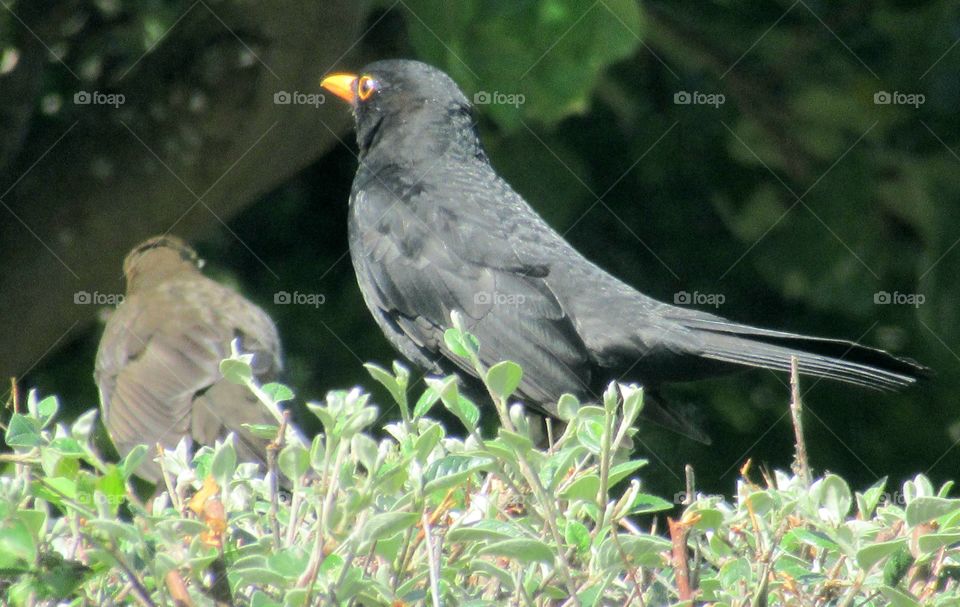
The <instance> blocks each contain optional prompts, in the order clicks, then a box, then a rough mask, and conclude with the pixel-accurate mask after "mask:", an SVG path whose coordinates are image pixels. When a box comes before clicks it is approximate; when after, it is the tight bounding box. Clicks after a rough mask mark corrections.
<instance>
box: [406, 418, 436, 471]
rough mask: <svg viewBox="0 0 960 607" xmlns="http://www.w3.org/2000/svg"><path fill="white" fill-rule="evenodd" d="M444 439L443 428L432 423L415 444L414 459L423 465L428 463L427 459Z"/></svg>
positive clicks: (421, 433)
mask: <svg viewBox="0 0 960 607" xmlns="http://www.w3.org/2000/svg"><path fill="white" fill-rule="evenodd" d="M442 438H443V427H442V426H441V425H440V424H438V423H435V422H432V423H430V424H429V425H428V426H427V428H426V429H424V430H423V431H421V432H420V436H418V437H417V438H416V439H415V440H414V442H413V453H414V457H415V458H416V459H417V460H418V461H420V462H421V463H426V461H427V457H429V456H430V453H432V452H433V450H434V448H435V447H436V446H437V445H438V444H439V443H440V439H442Z"/></svg>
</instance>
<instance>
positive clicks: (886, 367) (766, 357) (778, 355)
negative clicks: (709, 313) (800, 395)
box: [683, 318, 930, 390]
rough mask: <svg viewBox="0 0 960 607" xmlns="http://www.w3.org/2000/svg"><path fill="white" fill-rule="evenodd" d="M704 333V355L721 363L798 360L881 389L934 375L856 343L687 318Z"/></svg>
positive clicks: (807, 370)
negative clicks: (795, 358)
mask: <svg viewBox="0 0 960 607" xmlns="http://www.w3.org/2000/svg"><path fill="white" fill-rule="evenodd" d="M683 324H684V326H686V327H687V328H690V329H694V330H698V331H702V332H703V335H701V347H702V351H701V353H700V355H701V356H703V357H705V358H709V359H712V360H718V361H721V362H727V363H734V364H740V365H747V366H751V367H760V368H764V369H771V370H774V371H789V370H790V360H791V358H792V357H794V356H796V357H797V361H798V368H799V370H800V372H801V373H803V374H806V375H813V376H815V377H823V378H826V379H833V380H837V381H841V382H845V383H849V384H855V385H858V386H863V387H866V388H873V389H876V390H899V389H902V388H906V387H908V386H910V385H912V384H914V383H916V382H917V380H919V379H920V378H922V377H924V376H927V375H929V374H930V369H928V368H927V367H924V366H923V365H920V364H918V363H916V362H914V361H912V360H910V359H907V358H900V357H897V356H893V355H892V354H889V353H887V352H884V351H883V350H878V349H876V348H869V347H867V346H861V345H859V344H856V343H854V342H851V341H846V340H841V339H828V338H821V337H809V336H806V335H799V334H796V333H787V332H784V331H773V330H769V329H761V328H757V327H751V326H747V325H740V324H737V323H732V322H730V321H726V320H723V319H720V318H686V319H683Z"/></svg>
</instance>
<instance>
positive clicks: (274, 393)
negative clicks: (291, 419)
mask: <svg viewBox="0 0 960 607" xmlns="http://www.w3.org/2000/svg"><path fill="white" fill-rule="evenodd" d="M260 389H261V390H263V391H264V392H265V393H266V395H267V396H269V397H270V400H272V401H273V402H275V403H282V402H285V401H288V400H293V390H291V389H290V388H289V387H287V386H285V385H284V384H279V383H277V382H271V383H269V384H264V385H263V386H261V387H260Z"/></svg>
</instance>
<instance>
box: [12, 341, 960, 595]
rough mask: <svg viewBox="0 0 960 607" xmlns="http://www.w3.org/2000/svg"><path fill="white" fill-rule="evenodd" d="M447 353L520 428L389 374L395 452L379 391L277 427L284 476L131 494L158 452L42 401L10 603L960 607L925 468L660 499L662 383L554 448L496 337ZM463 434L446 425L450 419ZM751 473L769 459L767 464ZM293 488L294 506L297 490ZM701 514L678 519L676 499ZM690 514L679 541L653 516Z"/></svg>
mask: <svg viewBox="0 0 960 607" xmlns="http://www.w3.org/2000/svg"><path fill="white" fill-rule="evenodd" d="M446 341H447V345H448V346H449V347H450V348H451V350H452V351H454V352H455V353H457V354H458V355H460V356H462V357H463V358H464V359H466V360H467V361H469V363H470V364H472V365H473V367H474V368H476V370H477V372H478V373H479V374H480V376H481V377H484V378H485V385H486V387H487V388H488V390H489V393H490V397H491V400H492V401H493V403H494V405H495V409H496V412H497V415H498V417H499V421H500V424H501V427H500V429H499V431H498V432H497V433H496V436H494V437H484V436H482V435H481V432H480V430H479V419H480V409H479V408H478V407H477V405H476V404H475V403H473V402H471V401H470V400H468V399H467V398H465V397H464V396H463V395H462V394H461V393H460V392H459V390H458V386H457V381H456V378H454V377H446V378H434V379H429V380H427V381H428V387H427V389H426V390H425V391H424V392H423V393H422V394H421V395H420V396H419V398H417V399H416V400H415V401H412V400H411V399H410V397H409V394H408V392H409V391H408V384H409V381H410V376H409V373H408V372H407V370H406V369H404V368H403V367H402V366H400V365H398V364H395V365H394V367H393V370H392V371H388V370H386V369H382V368H380V367H376V366H373V365H368V370H369V371H370V373H371V375H372V376H373V378H374V379H376V380H377V381H378V382H380V383H381V384H383V385H384V386H385V387H386V388H387V389H388V391H389V392H390V394H391V395H392V397H393V398H394V400H395V401H396V404H397V406H398V407H399V409H400V413H401V420H400V421H398V422H396V423H391V424H388V425H387V426H386V427H385V428H384V430H385V433H384V436H385V438H382V439H381V440H379V441H378V440H376V439H375V438H373V435H372V434H371V433H370V431H371V429H372V428H374V427H375V426H376V424H377V422H378V415H379V411H378V409H377V408H376V407H375V406H373V405H372V404H370V402H369V397H368V395H366V394H363V393H362V392H361V391H360V390H358V389H355V390H352V391H349V392H345V391H334V392H330V393H329V394H328V396H327V398H326V401H325V402H324V403H307V407H308V408H309V409H310V411H311V412H312V413H313V414H314V415H316V416H317V418H319V420H320V422H321V423H322V425H323V427H324V432H323V433H322V434H321V435H319V436H316V437H314V438H313V440H312V441H311V442H309V443H307V442H306V441H305V440H304V439H302V438H300V437H298V436H297V435H296V434H295V433H293V432H290V431H288V429H287V428H286V423H285V422H283V423H281V424H280V426H279V427H258V428H256V429H255V430H256V431H257V432H261V433H267V434H268V435H269V436H271V437H275V439H274V443H273V447H275V449H273V448H272V449H271V455H272V456H271V457H270V462H269V465H268V470H267V471H266V473H265V474H264V473H263V471H262V470H258V467H257V466H256V465H254V464H248V463H238V461H237V456H236V452H235V448H234V442H233V437H229V438H228V439H227V440H226V441H224V442H222V443H218V444H217V445H215V446H213V447H204V448H201V449H200V450H199V451H198V452H197V453H196V454H195V455H193V456H192V457H191V456H190V455H189V454H188V452H187V449H186V446H185V445H183V444H181V445H180V446H179V447H178V448H177V449H175V450H171V451H166V452H163V453H162V455H161V461H162V465H163V469H164V473H165V483H164V488H165V489H166V490H165V491H164V492H162V493H160V494H159V495H157V496H156V497H154V498H153V499H151V500H149V501H148V502H147V503H146V504H145V503H142V502H141V501H140V500H139V499H138V498H137V497H136V494H135V493H134V492H133V491H131V490H130V488H129V484H130V483H129V481H130V479H131V476H132V475H133V474H134V472H135V471H136V468H137V466H138V464H139V463H140V462H142V461H143V459H144V458H145V457H147V453H148V448H147V447H142V448H138V449H136V450H134V451H133V452H131V453H130V454H129V455H128V456H127V457H126V458H124V459H123V461H121V462H119V463H118V464H112V463H106V462H104V461H102V459H101V458H100V457H99V455H98V454H97V453H96V452H95V450H94V449H93V447H92V446H91V433H92V430H93V428H94V420H95V415H96V414H95V412H90V413H88V414H86V415H84V416H83V417H81V418H80V419H78V420H77V421H76V422H75V423H74V424H72V425H71V426H70V427H67V426H65V425H63V424H60V423H56V421H55V417H56V413H57V410H58V403H57V400H56V398H55V397H48V398H45V399H43V400H38V398H37V397H36V396H35V395H34V394H32V393H31V394H30V396H29V398H28V402H27V408H26V411H21V412H15V413H14V414H13V416H12V417H11V419H10V420H9V423H8V425H7V427H6V435H5V438H6V443H7V445H8V446H9V447H10V448H12V449H13V453H9V454H5V455H3V456H2V457H3V459H4V460H5V461H7V462H8V469H7V471H6V473H5V474H4V475H3V476H2V477H0V576H2V577H0V596H5V597H6V602H7V603H9V604H11V605H46V604H59V603H62V602H67V603H70V604H90V603H97V604H99V603H103V604H140V605H159V604H171V603H172V602H174V601H178V602H179V603H178V604H182V605H190V604H193V605H211V604H215V603H218V602H219V603H226V604H244V605H256V606H258V607H267V606H273V605H290V606H297V605H308V604H311V605H312V604H323V605H408V604H431V605H437V604H445V605H506V604H516V605H554V604H555V605H584V606H592V605H625V604H634V605H666V604H692V603H691V601H692V600H696V601H698V602H708V603H711V604H716V605H746V604H750V605H859V606H865V605H891V604H892V605H897V606H908V605H920V604H924V605H956V604H958V600H960V591H958V581H957V580H958V575H957V574H958V571H957V565H958V563H957V559H958V550H957V546H958V545H960V500H956V499H950V498H948V497H947V495H948V492H949V490H950V485H949V484H948V485H947V486H944V487H942V488H940V489H939V490H935V489H934V488H933V487H932V486H931V484H930V482H929V481H928V480H927V479H926V478H925V477H923V476H917V477H916V479H914V480H912V481H909V482H907V483H906V484H905V485H904V486H903V488H902V490H901V491H899V492H896V493H895V494H894V497H895V498H896V499H894V498H892V497H891V496H890V495H888V494H885V493H884V483H883V482H879V483H877V484H876V485H874V486H873V487H870V488H869V489H867V490H866V491H864V492H862V493H860V492H857V493H854V492H852V491H851V490H850V488H849V487H848V485H847V483H846V482H845V481H844V480H843V479H841V478H839V477H837V476H835V475H831V474H827V475H826V476H824V477H822V478H820V479H817V480H816V481H814V482H812V484H809V485H808V484H807V483H806V482H804V481H803V478H804V476H803V475H793V474H788V473H782V472H776V473H772V474H768V475H764V481H763V483H762V484H761V483H758V482H755V481H753V480H751V478H750V476H749V470H748V469H745V470H743V471H742V478H741V479H740V480H739V482H738V484H737V487H736V494H735V495H734V497H733V498H732V499H731V500H727V499H725V498H723V497H720V496H696V495H690V496H688V495H686V494H679V495H678V498H679V499H678V500H674V501H667V500H664V499H661V498H658V497H655V496H652V495H647V494H645V493H643V491H642V486H641V483H640V481H639V480H638V479H637V478H636V474H637V472H638V471H640V470H642V468H643V465H644V464H645V461H644V460H642V459H631V457H630V455H631V450H632V446H631V436H632V434H633V432H634V430H633V424H634V422H635V421H636V419H637V416H638V414H639V412H640V410H641V407H642V401H643V392H642V390H641V389H639V388H637V387H635V386H622V385H619V386H618V385H613V384H611V386H610V387H609V388H608V389H607V390H606V392H605V393H604V395H603V402H602V403H600V404H596V405H594V404H580V403H578V402H577V401H576V399H574V398H572V397H564V398H563V399H562V400H561V402H560V403H559V410H560V413H561V416H562V418H563V421H564V422H566V427H565V428H564V429H563V430H562V431H561V432H560V433H559V436H558V437H556V439H555V440H554V441H553V442H552V445H551V446H549V447H545V448H542V447H539V446H538V445H537V444H536V443H535V442H534V440H533V439H532V438H531V428H530V423H529V420H528V419H527V418H526V417H525V415H524V411H523V409H522V408H521V407H520V406H519V405H512V406H511V405H509V399H510V396H511V394H512V393H513V392H514V390H515V389H516V387H517V385H518V384H519V381H520V378H521V374H522V371H521V369H520V368H519V367H518V366H517V365H515V364H514V363H511V362H502V363H499V364H497V365H494V366H493V367H491V368H489V369H487V368H484V367H483V366H482V365H481V364H480V362H479V360H478V357H477V352H478V347H479V346H478V344H477V342H476V339H475V338H473V336H471V335H469V334H468V333H465V332H463V331H462V330H459V329H451V330H450V331H448V332H447V335H446ZM247 364H248V361H247V359H246V358H245V357H244V356H243V355H241V354H235V355H234V356H233V357H231V358H230V359H227V360H226V361H224V364H223V365H222V369H223V371H224V373H225V375H226V376H227V377H229V378H231V379H233V380H234V381H238V382H242V383H246V384H248V385H249V386H250V387H251V389H252V390H254V391H255V393H256V394H257V395H258V396H259V397H260V399H261V400H262V401H264V403H265V404H266V405H268V406H270V407H271V408H272V409H276V408H277V406H278V404H279V403H280V402H283V401H287V400H290V399H292V398H293V394H292V393H291V392H290V390H289V389H287V388H286V387H284V386H280V385H277V384H272V385H267V386H263V387H260V386H256V385H255V384H254V383H253V381H252V379H251V374H250V373H249V367H248V366H247ZM437 404H441V405H442V406H444V407H446V408H447V409H449V410H450V411H451V412H452V413H453V414H454V415H455V416H456V417H457V418H458V419H459V420H460V421H461V423H462V424H463V427H464V432H463V434H464V436H465V438H460V437H458V436H457V433H455V432H450V431H448V429H446V428H444V427H443V426H442V425H441V424H439V423H438V422H436V421H434V420H432V419H431V418H430V417H429V414H430V412H431V411H432V410H433V408H434V407H435V406H436V405H437ZM747 468H748V467H747ZM280 479H282V480H283V482H284V483H286V484H287V486H288V487H289V491H287V490H284V489H280V488H278V480H280ZM677 501H680V502H683V504H676V503H674V502H677ZM670 510H676V512H675V514H677V518H676V520H674V519H668V524H667V530H668V531H669V535H667V534H666V533H663V532H662V531H663V526H662V524H659V521H658V520H656V519H654V520H653V522H652V523H651V518H650V515H652V514H653V513H658V512H666V511H670Z"/></svg>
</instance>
